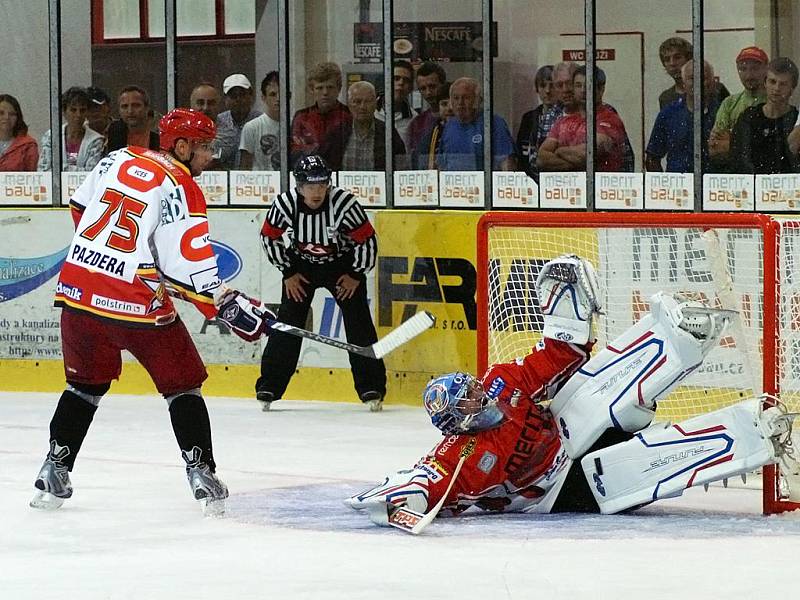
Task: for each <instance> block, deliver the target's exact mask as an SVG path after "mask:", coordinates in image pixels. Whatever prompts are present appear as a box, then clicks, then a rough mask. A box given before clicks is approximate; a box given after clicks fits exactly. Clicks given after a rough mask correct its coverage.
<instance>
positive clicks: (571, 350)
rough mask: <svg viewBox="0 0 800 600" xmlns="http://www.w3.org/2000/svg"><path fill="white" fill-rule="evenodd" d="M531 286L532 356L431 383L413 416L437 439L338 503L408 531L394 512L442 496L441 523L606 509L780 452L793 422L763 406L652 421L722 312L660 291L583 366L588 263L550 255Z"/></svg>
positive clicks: (593, 289) (425, 509)
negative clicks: (536, 303)
mask: <svg viewBox="0 0 800 600" xmlns="http://www.w3.org/2000/svg"><path fill="white" fill-rule="evenodd" d="M536 285H537V292H538V294H539V299H540V303H541V308H542V313H543V315H544V331H543V338H542V340H541V341H540V342H539V343H538V344H537V345H536V347H535V348H534V349H533V351H532V352H531V354H529V355H528V356H526V357H525V358H524V359H517V360H516V361H515V362H512V363H506V364H496V365H493V366H491V367H490V368H489V369H488V371H487V372H486V374H485V375H484V376H483V378H482V379H481V380H478V379H477V378H475V377H473V376H471V375H468V374H465V373H451V374H448V375H444V376H442V377H438V378H436V379H434V380H433V381H431V382H430V383H429V384H428V386H427V387H426V388H425V391H424V394H423V401H424V405H425V409H426V410H427V412H428V414H429V415H430V417H431V421H432V422H433V424H434V425H435V426H436V427H437V428H438V429H440V430H441V431H442V433H443V434H444V435H445V436H446V437H445V438H444V439H443V440H442V441H441V442H440V443H438V444H437V445H436V446H435V447H434V448H433V449H432V450H431V451H430V452H429V453H428V454H427V455H426V456H424V457H423V458H422V459H420V460H419V461H418V462H417V464H416V465H414V467H413V468H412V469H410V470H404V471H399V472H397V473H395V474H392V475H389V476H387V477H386V478H385V479H384V481H383V482H382V483H381V484H379V485H377V486H375V487H373V488H371V489H369V490H367V491H365V492H363V493H361V494H358V495H355V496H353V497H351V498H349V499H347V500H346V501H345V503H346V504H347V505H348V506H350V507H352V508H354V509H357V510H364V511H365V512H367V513H368V515H369V517H370V519H371V520H372V521H374V522H375V523H377V524H380V525H390V524H391V525H395V526H398V527H401V528H403V529H411V527H409V526H408V519H407V518H405V517H407V516H408V515H411V516H412V522H413V521H414V520H416V521H417V522H418V521H419V520H420V517H421V516H422V515H424V514H425V513H433V515H435V514H436V510H438V509H439V508H440V506H439V503H440V502H441V514H442V515H447V516H454V515H458V514H461V513H464V512H465V511H470V512H475V511H479V510H483V511H492V512H510V511H514V512H535V513H548V512H602V513H606V514H607V513H616V512H619V511H623V510H626V509H631V508H635V507H639V506H642V505H645V504H648V503H650V502H653V501H654V500H658V499H661V498H667V497H674V496H679V495H681V494H682V493H683V490H684V489H686V488H687V487H689V486H694V485H700V484H705V483H709V482H712V481H717V480H721V479H725V478H727V477H731V476H734V475H739V474H742V473H747V472H749V471H752V470H753V469H755V468H757V467H760V466H762V465H765V464H768V463H774V462H776V461H777V459H778V458H779V457H780V456H782V455H783V453H784V452H785V450H786V446H787V442H788V439H789V435H790V433H791V418H790V416H788V415H786V414H785V412H784V410H783V409H782V407H777V406H772V407H770V406H768V405H767V404H766V403H765V402H764V401H763V399H751V400H746V401H743V402H740V403H738V404H735V405H733V406H729V407H727V408H723V409H721V410H718V411H715V412H712V413H708V414H704V415H701V416H698V417H695V418H693V419H690V420H688V421H685V422H682V423H678V424H675V425H670V424H667V423H659V424H655V425H651V422H652V420H653V417H654V415H655V409H656V403H657V402H658V400H659V399H661V398H663V397H665V396H667V395H668V394H669V393H670V391H671V390H672V389H674V388H675V387H676V386H677V385H678V384H679V383H680V382H681V381H682V380H683V379H684V378H685V377H686V376H687V375H688V374H689V373H691V372H692V371H693V370H694V369H696V368H697V367H698V366H699V365H700V364H701V363H702V361H703V359H704V358H705V356H706V355H707V354H708V352H709V351H710V350H711V349H712V348H713V347H714V346H716V345H717V343H718V341H719V338H720V337H721V335H722V333H723V331H724V329H725V327H726V325H727V323H728V322H729V320H730V317H731V312H730V311H725V310H715V309H710V308H708V307H706V306H704V305H702V304H700V303H699V302H692V301H683V299H682V298H676V297H673V296H671V295H667V294H664V293H661V292H659V293H658V294H656V295H654V296H653V297H652V299H651V303H650V313H649V314H648V315H646V316H645V317H644V318H642V319H641V320H640V321H639V322H638V323H636V324H635V325H633V326H632V327H631V328H630V329H629V330H628V331H627V332H625V333H624V334H623V335H621V336H620V337H619V338H617V339H616V340H614V341H613V342H611V343H610V344H609V345H608V346H607V347H606V348H605V349H603V350H601V351H600V352H598V353H597V354H596V356H594V357H593V358H592V359H591V360H590V359H589V353H590V350H591V348H592V344H593V343H592V342H591V341H590V338H591V326H592V318H593V316H594V315H595V314H597V313H599V312H600V310H601V306H600V304H599V294H598V289H597V284H596V281H595V276H594V270H593V268H592V266H591V264H590V263H589V262H588V261H586V260H583V259H580V258H578V257H577V256H574V255H570V256H563V257H560V258H558V259H556V260H553V261H550V262H549V263H547V264H546V265H545V266H544V267H543V269H542V272H541V274H540V275H539V278H538V280H537V283H536ZM545 400H551V402H550V405H549V406H546V405H544V404H543V401H545ZM431 516H432V515H431ZM416 532H417V531H416V530H414V533H416Z"/></svg>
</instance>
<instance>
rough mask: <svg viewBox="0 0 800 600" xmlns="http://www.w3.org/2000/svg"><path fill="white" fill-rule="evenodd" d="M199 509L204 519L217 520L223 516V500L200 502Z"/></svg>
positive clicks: (204, 500) (203, 500)
mask: <svg viewBox="0 0 800 600" xmlns="http://www.w3.org/2000/svg"><path fill="white" fill-rule="evenodd" d="M200 508H201V509H202V510H203V516H204V517H212V518H219V517H222V516H223V515H224V514H225V500H209V499H208V498H203V499H202V500H200Z"/></svg>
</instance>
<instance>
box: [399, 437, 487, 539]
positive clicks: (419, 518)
mask: <svg viewBox="0 0 800 600" xmlns="http://www.w3.org/2000/svg"><path fill="white" fill-rule="evenodd" d="M476 443H477V442H476V441H475V438H474V437H471V438H470V439H469V441H468V442H467V443H466V444H464V447H463V448H462V449H461V455H460V456H461V458H459V459H458V464H457V465H456V468H455V470H454V471H453V477H451V478H450V485H448V486H447V490H446V491H445V493H444V495H443V496H442V497H441V499H440V500H439V502H437V503H436V506H434V507H433V508H432V509H431V510H429V511H428V512H426V513H425V514H422V513H418V512H417V511H415V510H411V509H410V508H406V507H405V506H401V507H400V508H397V509H395V511H394V512H393V513H392V514H391V515H389V525H391V526H392V527H397V528H398V529H402V530H403V531H405V532H407V533H413V534H414V535H417V534H419V533H421V532H422V530H423V529H425V528H426V527H427V526H428V525H430V523H431V521H433V520H434V519H435V518H436V515H438V514H439V511H440V510H442V506H444V502H445V500H447V496H448V495H449V494H450V490H452V489H453V484H454V483H455V482H456V477H458V473H459V472H460V471H461V467H462V466H464V461H466V460H467V458H468V457H469V456H470V455H471V454H472V453H473V452H475V445H476Z"/></svg>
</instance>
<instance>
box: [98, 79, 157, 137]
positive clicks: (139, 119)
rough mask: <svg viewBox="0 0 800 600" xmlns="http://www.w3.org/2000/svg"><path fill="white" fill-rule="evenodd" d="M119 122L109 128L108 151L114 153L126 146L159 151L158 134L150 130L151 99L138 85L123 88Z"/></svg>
mask: <svg viewBox="0 0 800 600" xmlns="http://www.w3.org/2000/svg"><path fill="white" fill-rule="evenodd" d="M117 105H118V106H119V116H120V119H119V121H113V122H112V123H111V124H110V125H109V126H108V142H107V143H106V151H107V152H113V151H114V150H119V149H120V148H124V147H126V146H139V147H141V148H150V149H151V150H158V149H159V145H158V134H157V133H156V132H154V131H151V130H150V118H149V116H148V115H149V113H150V98H149V96H148V95H147V92H145V91H144V90H143V89H142V88H140V87H139V86H138V85H129V86H127V87H124V88H122V91H121V92H120V94H119V99H118V101H117Z"/></svg>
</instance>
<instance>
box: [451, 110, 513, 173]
mask: <svg viewBox="0 0 800 600" xmlns="http://www.w3.org/2000/svg"><path fill="white" fill-rule="evenodd" d="M492 138H493V139H492V154H493V158H492V168H493V169H495V170H499V169H501V168H502V167H503V162H504V161H506V159H508V157H509V156H511V155H512V154H514V142H513V140H512V138H511V132H510V131H509V129H508V125H507V124H506V122H505V121H504V120H503V118H502V117H499V116H497V115H494V118H493V120H492ZM437 162H438V164H439V168H440V169H442V170H443V171H483V113H481V114H480V115H479V116H478V118H477V119H475V120H474V121H472V122H471V123H462V122H461V121H459V120H458V119H456V118H451V119H448V120H447V123H446V124H445V126H444V131H443V132H442V143H441V145H440V147H439V156H438V160H437Z"/></svg>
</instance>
